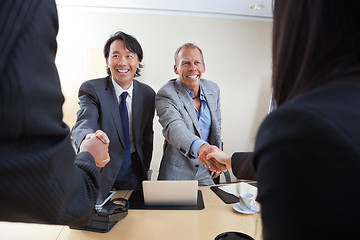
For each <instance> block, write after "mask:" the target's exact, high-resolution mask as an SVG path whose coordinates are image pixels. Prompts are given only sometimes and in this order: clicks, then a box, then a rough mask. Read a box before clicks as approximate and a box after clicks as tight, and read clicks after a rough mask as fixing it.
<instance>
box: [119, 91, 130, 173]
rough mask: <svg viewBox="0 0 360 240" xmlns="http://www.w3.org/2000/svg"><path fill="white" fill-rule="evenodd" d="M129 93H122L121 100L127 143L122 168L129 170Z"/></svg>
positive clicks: (124, 133)
mask: <svg viewBox="0 0 360 240" xmlns="http://www.w3.org/2000/svg"><path fill="white" fill-rule="evenodd" d="M127 95H128V93H127V92H123V93H122V94H121V102H120V118H121V126H122V130H123V135H124V144H125V154H124V158H123V161H122V165H121V169H122V170H125V171H126V170H128V169H129V167H130V165H131V145H130V135H129V115H128V111H127V107H126V97H127Z"/></svg>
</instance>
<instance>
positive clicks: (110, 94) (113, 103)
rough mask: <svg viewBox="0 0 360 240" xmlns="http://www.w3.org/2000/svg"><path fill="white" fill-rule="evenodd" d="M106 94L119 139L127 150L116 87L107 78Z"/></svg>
mask: <svg viewBox="0 0 360 240" xmlns="http://www.w3.org/2000/svg"><path fill="white" fill-rule="evenodd" d="M105 90H106V93H107V94H105V97H106V98H107V99H106V102H107V104H109V109H110V112H111V115H112V118H113V120H114V125H115V127H116V131H117V134H118V137H119V139H120V142H121V144H122V145H123V147H124V148H125V144H124V135H123V132H122V126H121V119H120V111H119V102H118V96H116V94H115V89H114V86H113V85H112V81H111V78H110V77H108V78H107V86H106V89H105Z"/></svg>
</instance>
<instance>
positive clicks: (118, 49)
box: [106, 40, 140, 90]
mask: <svg viewBox="0 0 360 240" xmlns="http://www.w3.org/2000/svg"><path fill="white" fill-rule="evenodd" d="M106 64H107V65H108V66H109V69H110V72H111V76H112V77H113V79H114V81H115V82H116V83H117V84H119V86H120V87H121V88H122V89H124V90H126V89H128V88H129V87H130V86H131V83H132V80H133V78H134V76H135V73H136V69H137V68H138V67H139V64H140V62H139V59H138V56H137V54H136V53H134V52H131V51H129V50H128V49H126V48H125V45H124V42H123V41H122V40H115V41H113V42H112V43H111V45H110V51H109V57H108V58H107V59H106Z"/></svg>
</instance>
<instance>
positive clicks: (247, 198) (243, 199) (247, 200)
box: [239, 192, 258, 211]
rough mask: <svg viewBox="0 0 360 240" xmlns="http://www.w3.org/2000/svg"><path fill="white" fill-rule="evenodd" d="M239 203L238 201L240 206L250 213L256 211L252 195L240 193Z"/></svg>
mask: <svg viewBox="0 0 360 240" xmlns="http://www.w3.org/2000/svg"><path fill="white" fill-rule="evenodd" d="M239 201H240V205H242V206H244V207H246V208H248V209H250V210H251V211H257V210H258V208H257V206H256V202H255V196H254V194H252V193H249V192H243V193H240V198H239Z"/></svg>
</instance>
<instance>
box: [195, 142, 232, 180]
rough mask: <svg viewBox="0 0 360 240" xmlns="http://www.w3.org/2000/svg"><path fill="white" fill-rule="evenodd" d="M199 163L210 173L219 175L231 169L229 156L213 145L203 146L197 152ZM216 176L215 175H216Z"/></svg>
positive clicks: (206, 144)
mask: <svg viewBox="0 0 360 240" xmlns="http://www.w3.org/2000/svg"><path fill="white" fill-rule="evenodd" d="M198 155H199V161H200V163H202V164H204V165H205V167H207V168H209V169H210V171H213V172H216V173H218V174H220V173H221V172H226V171H227V170H228V169H231V156H232V155H230V154H227V153H225V152H223V151H221V150H220V149H219V148H218V147H216V146H214V145H210V144H208V143H205V144H203V145H202V146H201V147H200V148H199V151H198ZM218 174H217V175H218Z"/></svg>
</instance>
